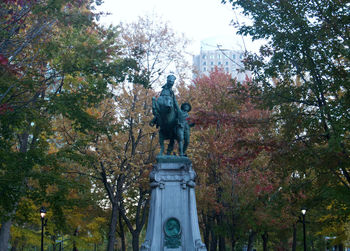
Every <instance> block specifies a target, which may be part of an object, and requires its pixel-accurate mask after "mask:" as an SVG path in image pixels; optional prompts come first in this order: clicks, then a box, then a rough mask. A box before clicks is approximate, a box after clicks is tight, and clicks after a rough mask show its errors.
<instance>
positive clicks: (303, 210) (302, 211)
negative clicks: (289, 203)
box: [301, 208, 306, 251]
mask: <svg viewBox="0 0 350 251" xmlns="http://www.w3.org/2000/svg"><path fill="white" fill-rule="evenodd" d="M301 214H302V215H303V234H304V251H306V231H305V214H306V209H305V208H303V209H301Z"/></svg>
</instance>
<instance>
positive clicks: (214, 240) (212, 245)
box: [210, 230, 218, 251]
mask: <svg viewBox="0 0 350 251" xmlns="http://www.w3.org/2000/svg"><path fill="white" fill-rule="evenodd" d="M217 246H218V239H217V237H216V234H215V233H214V231H213V230H211V242H210V251H216V249H217Z"/></svg>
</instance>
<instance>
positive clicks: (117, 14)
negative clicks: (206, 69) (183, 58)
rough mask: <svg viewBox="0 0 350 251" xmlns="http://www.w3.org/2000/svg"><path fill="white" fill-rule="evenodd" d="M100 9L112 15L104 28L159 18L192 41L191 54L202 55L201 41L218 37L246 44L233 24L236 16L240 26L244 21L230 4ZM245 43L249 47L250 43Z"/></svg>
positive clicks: (205, 1)
mask: <svg viewBox="0 0 350 251" xmlns="http://www.w3.org/2000/svg"><path fill="white" fill-rule="evenodd" d="M101 9H102V10H104V11H108V12H110V13H111V15H109V16H108V17H105V18H103V19H102V23H104V24H109V23H112V24H114V25H117V24H118V23H120V22H132V21H136V20H137V18H138V16H142V15H150V16H152V15H154V14H155V15H156V16H160V17H161V18H162V19H163V20H164V21H168V22H169V24H170V26H171V27H172V28H173V29H174V30H175V31H176V32H178V33H184V34H185V36H186V37H187V38H188V39H190V40H191V41H192V43H191V45H190V46H189V48H188V53H190V54H198V53H199V50H200V46H201V44H200V41H202V40H205V39H207V38H212V37H217V36H219V37H225V38H226V39H229V40H231V41H234V42H235V43H236V44H237V43H238V44H241V45H242V44H243V42H242V41H243V39H242V37H240V36H237V35H235V29H234V27H232V26H231V25H230V22H231V20H234V21H236V20H237V19H236V16H237V18H238V19H239V21H240V22H244V19H245V18H244V17H242V16H240V14H239V13H238V12H237V11H236V13H235V12H234V11H233V10H232V8H231V6H230V5H229V4H226V5H223V4H221V0H104V4H103V5H102V6H101ZM244 40H245V43H246V44H248V47H249V43H250V41H249V39H248V38H244ZM209 41H213V40H212V39H211V40H209ZM213 46H215V44H214V45H213Z"/></svg>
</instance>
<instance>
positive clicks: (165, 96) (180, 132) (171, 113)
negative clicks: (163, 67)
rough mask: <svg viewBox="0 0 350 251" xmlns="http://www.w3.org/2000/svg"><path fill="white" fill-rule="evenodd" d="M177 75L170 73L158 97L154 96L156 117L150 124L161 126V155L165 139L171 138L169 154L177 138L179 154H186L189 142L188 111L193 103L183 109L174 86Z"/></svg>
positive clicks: (185, 105)
mask: <svg viewBox="0 0 350 251" xmlns="http://www.w3.org/2000/svg"><path fill="white" fill-rule="evenodd" d="M175 79H176V77H175V76H174V75H169V76H168V77H167V82H166V84H165V85H163V86H162V88H163V90H162V91H161V93H160V95H159V97H158V99H156V98H155V97H153V98H152V112H153V115H154V118H153V119H152V120H151V122H150V125H151V126H154V125H156V126H157V128H159V144H160V155H163V153H164V140H169V145H168V149H167V155H170V154H171V153H172V151H173V149H174V143H175V140H177V141H178V143H179V155H180V156H184V155H185V152H186V149H187V147H188V144H189V137H190V130H189V128H190V126H193V125H189V124H188V122H187V118H188V112H189V111H190V110H191V105H190V104H188V103H184V104H182V105H181V109H180V107H179V105H178V103H177V100H176V97H175V94H174V91H173V90H172V87H173V85H174V83H175Z"/></svg>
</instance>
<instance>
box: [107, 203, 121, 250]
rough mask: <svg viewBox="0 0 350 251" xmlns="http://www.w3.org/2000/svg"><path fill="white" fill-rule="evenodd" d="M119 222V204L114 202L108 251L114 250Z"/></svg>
mask: <svg viewBox="0 0 350 251" xmlns="http://www.w3.org/2000/svg"><path fill="white" fill-rule="evenodd" d="M117 222H118V206H117V204H116V203H113V204H112V215H111V219H110V222H109V231H108V243H107V251H114V243H115V235H116V230H117Z"/></svg>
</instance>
